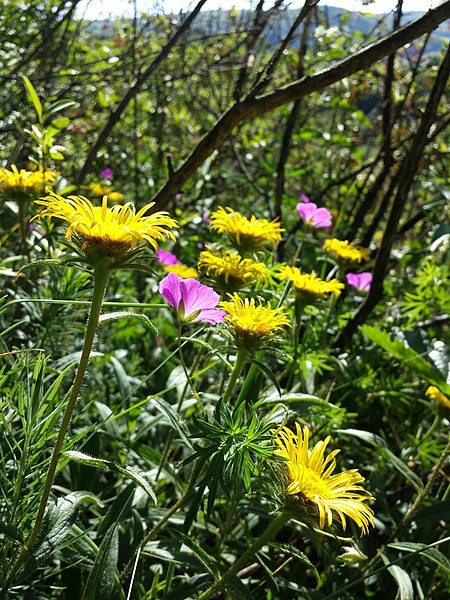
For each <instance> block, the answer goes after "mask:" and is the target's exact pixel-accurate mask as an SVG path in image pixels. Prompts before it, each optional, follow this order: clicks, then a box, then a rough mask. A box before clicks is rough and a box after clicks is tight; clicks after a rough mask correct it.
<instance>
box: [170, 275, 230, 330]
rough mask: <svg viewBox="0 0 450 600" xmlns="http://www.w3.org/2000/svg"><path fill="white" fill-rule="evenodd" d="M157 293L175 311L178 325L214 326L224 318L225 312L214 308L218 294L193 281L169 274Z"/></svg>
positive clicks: (217, 300)
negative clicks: (206, 324)
mask: <svg viewBox="0 0 450 600" xmlns="http://www.w3.org/2000/svg"><path fill="white" fill-rule="evenodd" d="M159 291H160V293H161V294H162V296H163V297H164V298H165V299H166V300H167V302H169V304H170V305H171V306H173V307H174V308H175V310H176V311H177V313H178V319H179V321H180V323H193V322H197V321H203V322H205V323H210V324H211V325H215V324H216V323H221V322H222V321H223V320H224V318H225V312H224V311H223V310H218V309H217V308H216V306H217V303H218V302H219V299H220V297H219V294H217V293H216V292H215V291H214V290H213V288H211V287H208V286H207V285H203V284H202V283H200V282H199V281H196V280H195V279H183V278H182V277H179V276H178V275H176V274H175V273H169V274H168V275H167V276H166V277H164V279H162V280H161V281H160V283H159Z"/></svg>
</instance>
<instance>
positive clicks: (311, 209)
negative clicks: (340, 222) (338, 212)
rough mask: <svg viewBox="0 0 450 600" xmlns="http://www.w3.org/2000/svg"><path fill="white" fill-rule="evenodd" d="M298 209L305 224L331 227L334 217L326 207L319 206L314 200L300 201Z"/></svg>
mask: <svg viewBox="0 0 450 600" xmlns="http://www.w3.org/2000/svg"><path fill="white" fill-rule="evenodd" d="M297 210H298V213H299V215H300V218H301V219H302V221H303V223H304V224H305V225H309V226H311V227H331V223H332V220H333V217H332V215H331V213H330V211H328V210H327V209H326V208H317V204H314V202H309V201H308V202H299V203H298V204H297Z"/></svg>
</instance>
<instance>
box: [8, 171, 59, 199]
mask: <svg viewBox="0 0 450 600" xmlns="http://www.w3.org/2000/svg"><path fill="white" fill-rule="evenodd" d="M55 181H56V173H54V172H53V171H26V170H25V169H20V171H19V169H18V168H17V167H16V165H11V170H9V169H5V168H4V167H0V190H3V191H5V192H8V193H9V194H10V195H11V196H12V197H13V198H14V199H18V200H20V199H23V198H27V197H28V198H29V197H30V196H32V195H35V194H40V193H42V192H44V191H45V187H46V186H48V185H53V184H54V183H55Z"/></svg>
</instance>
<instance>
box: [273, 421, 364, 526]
mask: <svg viewBox="0 0 450 600" xmlns="http://www.w3.org/2000/svg"><path fill="white" fill-rule="evenodd" d="M329 441H330V437H327V438H326V439H325V440H323V441H320V442H317V444H316V445H315V446H314V448H313V449H312V450H311V451H310V450H309V447H308V446H309V430H308V428H307V427H305V428H304V429H303V431H302V429H301V427H300V425H299V424H298V423H296V433H294V432H293V431H291V430H290V429H289V428H288V427H283V429H282V430H281V432H280V433H279V434H278V435H277V437H276V438H275V442H276V444H277V446H278V448H277V450H276V451H275V453H276V454H277V455H278V456H282V457H283V458H285V459H286V462H285V463H284V466H285V468H286V471H287V478H288V482H289V483H288V487H287V489H286V494H288V495H291V496H294V495H295V496H297V500H298V501H299V503H302V504H303V505H305V506H306V507H307V506H308V505H309V506H312V507H316V508H317V510H318V513H319V526H320V528H321V529H323V528H324V527H325V525H328V526H330V525H332V523H333V514H334V513H336V514H337V516H338V517H339V519H340V521H341V523H342V527H343V528H344V529H345V528H346V525H347V521H346V518H347V517H348V518H350V519H352V520H353V521H355V523H356V524H357V525H358V527H360V528H361V532H362V533H363V534H364V533H367V532H368V530H369V525H372V526H373V524H374V514H373V510H372V509H371V508H370V506H367V505H366V504H364V502H365V501H367V500H372V499H373V496H372V495H371V494H370V493H369V492H367V491H366V490H365V489H364V488H363V487H361V486H360V485H358V484H359V483H361V482H362V481H364V477H362V476H361V475H360V474H359V472H358V471H357V470H356V469H351V470H350V471H344V472H342V473H338V474H335V475H332V473H333V471H334V469H335V468H336V461H335V456H336V454H337V453H338V452H339V450H333V451H332V452H330V454H329V455H328V456H327V457H325V450H326V447H327V445H328V443H329Z"/></svg>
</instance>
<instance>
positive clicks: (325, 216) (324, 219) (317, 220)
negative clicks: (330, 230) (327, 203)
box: [312, 208, 333, 227]
mask: <svg viewBox="0 0 450 600" xmlns="http://www.w3.org/2000/svg"><path fill="white" fill-rule="evenodd" d="M332 220H333V217H332V215H331V213H330V211H329V210H327V209H326V208H318V209H317V210H316V211H315V213H314V214H313V216H312V224H313V225H314V226H315V227H330V226H331V223H332Z"/></svg>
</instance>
